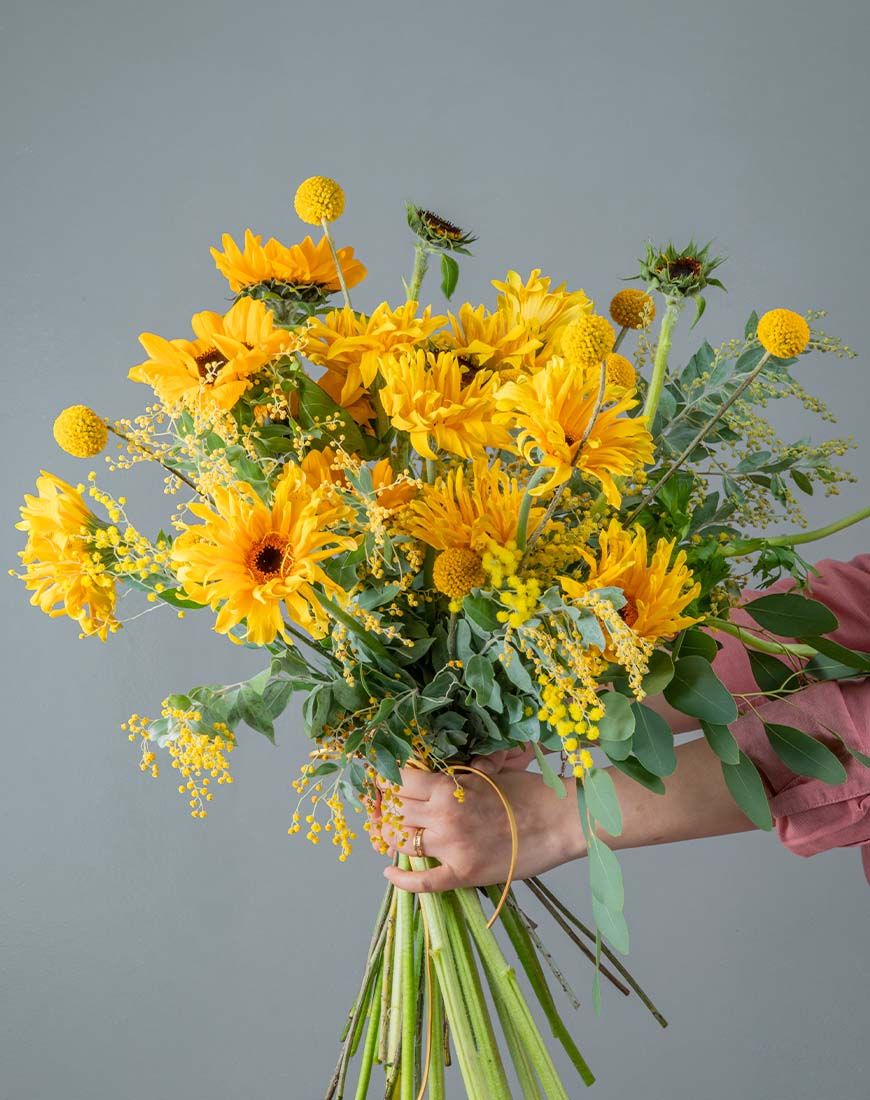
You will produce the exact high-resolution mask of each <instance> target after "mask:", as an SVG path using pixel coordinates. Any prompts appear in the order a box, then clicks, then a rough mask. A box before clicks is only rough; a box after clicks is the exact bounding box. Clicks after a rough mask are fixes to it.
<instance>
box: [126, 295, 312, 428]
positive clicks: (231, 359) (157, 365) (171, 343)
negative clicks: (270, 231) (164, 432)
mask: <svg viewBox="0 0 870 1100" xmlns="http://www.w3.org/2000/svg"><path fill="white" fill-rule="evenodd" d="M190 323H191V328H192V329H193V331H194V334H195V336H196V339H194V340H166V339H164V337H162V336H155V335H154V334H153V333H150V332H145V333H143V334H142V335H141V336H140V337H139V342H140V343H141V344H142V347H143V348H144V349H145V351H146V352H147V353H148V359H146V360H145V362H144V363H140V364H139V365H138V366H136V367H133V368H132V370H131V371H130V374H129V377H130V379H131V380H132V381H133V382H145V383H147V384H148V385H149V386H151V387H152V389H153V390H154V392H155V393H156V394H157V396H158V397H159V398H160V401H161V402H162V403H163V405H165V406H166V408H167V409H170V410H176V409H179V408H181V407H188V408H204V409H208V408H220V409H224V410H227V409H231V408H232V407H233V406H234V405H235V404H236V402H237V401H238V400H239V398H240V397H241V396H242V394H243V393H244V392H245V390H246V389H248V387H249V386H250V384H251V379H252V378H253V377H254V375H255V374H257V373H258V372H259V371H260V370H262V369H263V367H265V366H266V365H267V364H268V363H270V362H272V361H273V360H275V359H277V358H278V357H279V356H281V355H285V354H287V353H289V352H292V351H294V350H295V349H296V347H297V345H298V342H299V339H298V337H297V336H296V334H295V333H292V332H288V331H287V330H286V329H283V328H278V327H276V326H275V324H274V322H273V320H272V313H271V311H270V310H269V309H268V308H267V307H266V306H265V305H263V303H262V302H258V301H254V299H252V298H241V299H240V300H239V301H238V302H236V304H235V305H234V306H232V308H231V309H230V310H229V312H227V313H226V314H224V315H223V316H221V315H220V314H219V313H212V312H210V311H208V310H206V311H204V312H203V313H196V314H194V316H193V318H192V319H191V322H190Z"/></svg>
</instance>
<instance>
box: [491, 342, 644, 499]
mask: <svg viewBox="0 0 870 1100" xmlns="http://www.w3.org/2000/svg"><path fill="white" fill-rule="evenodd" d="M597 390H598V380H597V379H596V378H594V377H593V375H592V373H591V372H587V371H585V370H584V369H583V368H582V367H580V366H578V365H576V364H573V363H568V362H566V361H565V360H564V359H561V358H560V357H558V356H554V357H553V358H552V359H551V360H550V361H549V362H548V363H547V365H546V366H545V367H543V368H542V369H541V370H539V371H538V372H537V373H536V374H534V375H524V376H522V377H520V378H517V379H516V380H514V381H512V382H506V383H505V384H504V385H503V386H502V387H501V388H500V389H499V391H498V394H497V407H498V409H499V412H500V414H501V416H502V418H503V422H507V423H510V424H512V425H515V426H517V427H518V428H519V429H520V434H519V438H518V441H517V442H518V444H519V446H520V449H521V450H522V453H523V454H524V456H525V458H526V460H527V461H528V462H530V463H533V464H534V465H536V466H543V467H544V468H545V469H550V470H552V471H553V473H552V476H551V477H550V478H549V479H548V480H547V481H546V482H545V483H544V484H542V485H539V486H537V488H535V489H533V490H532V492H533V493H535V494H541V493H546V492H549V491H550V490H551V489H554V488H556V486H558V485H561V484H562V483H563V482H565V481H567V480H568V478H569V477H570V476H571V471H572V470H573V469H574V468H575V467H576V468H577V469H578V470H580V471H582V472H583V473H584V474H586V475H587V476H589V477H594V478H595V479H596V480H597V481H599V482H600V483H601V488H602V489H603V491H604V494H605V496H606V497H607V500H608V502H609V503H610V504H612V505H614V506H618V505H619V503H620V502H621V499H622V498H621V495H620V493H619V490H618V488H617V486H616V482H615V481H614V480H613V479H614V478H615V477H620V476H626V475H628V474H632V473H634V472H635V470H637V469H638V467H640V466H642V465H644V464H645V463H647V462H651V461H652V457H653V445H652V438H651V436H650V434H649V432H648V431H647V427H646V422H645V421H644V420H643V418H641V417H635V418H630V417H627V416H626V415H625V413H627V412H628V411H629V410H630V409H633V408H634V407H635V406H636V404H637V402H636V401H634V400H633V399H632V396H631V394H630V393H628V394H625V395H623V396H622V397H620V398H619V399H618V400H616V401H615V402H614V403H613V404H609V405H605V407H604V408H602V409H601V410H600V411H599V413H598V416H597V417H596V419H595V422H594V423H593V424H592V428H591V430H590V432H589V436H588V438H587V439H586V441H585V443H584V444H583V449H582V451H581V452H580V455H579V458H578V457H577V451H578V448H579V446H580V441H581V440H582V439H583V436H584V435H585V433H586V430H587V428H588V427H589V423H590V420H591V417H592V414H593V412H594V410H595V405H596V397H597Z"/></svg>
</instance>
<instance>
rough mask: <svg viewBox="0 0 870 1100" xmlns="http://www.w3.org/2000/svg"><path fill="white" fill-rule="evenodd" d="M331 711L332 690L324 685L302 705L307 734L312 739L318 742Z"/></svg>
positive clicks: (313, 692)
mask: <svg viewBox="0 0 870 1100" xmlns="http://www.w3.org/2000/svg"><path fill="white" fill-rule="evenodd" d="M331 710H332V688H330V687H329V686H328V685H327V684H323V685H321V686H320V687H317V688H315V689H314V691H312V692H311V694H310V695H309V696H308V698H307V699H306V700H305V702H304V703H303V704H302V718H303V720H304V722H305V732H306V733H307V734H308V736H309V737H310V738H312V739H315V740H316V739H317V738H318V737H319V736H320V734H321V733H322V732H323V726H324V724H325V723H326V721H327V719H328V718H329V714H330V711H331Z"/></svg>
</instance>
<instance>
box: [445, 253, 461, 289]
mask: <svg viewBox="0 0 870 1100" xmlns="http://www.w3.org/2000/svg"><path fill="white" fill-rule="evenodd" d="M458 282H459V264H458V263H457V262H456V260H454V259H453V257H452V256H448V255H447V253H446V252H442V253H441V293H442V294H443V295H444V297H445V298H447V299H448V301H449V300H450V298H452V297H453V291H454V290H456V284H457V283H458Z"/></svg>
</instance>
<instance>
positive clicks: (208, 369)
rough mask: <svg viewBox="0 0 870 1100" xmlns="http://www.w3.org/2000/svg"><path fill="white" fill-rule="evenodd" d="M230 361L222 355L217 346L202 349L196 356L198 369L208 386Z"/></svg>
mask: <svg viewBox="0 0 870 1100" xmlns="http://www.w3.org/2000/svg"><path fill="white" fill-rule="evenodd" d="M228 361H229V360H228V359H227V357H226V356H225V355H222V354H221V353H220V352H219V351H218V349H217V348H207V349H206V350H205V351H201V352H200V353H199V355H197V356H196V369H197V370H198V371H199V377H200V378H201V379H202V380H203V382H205V384H206V385H207V386H210V385H212V383H213V382H214V380H215V379H216V378H217V376H218V375H219V374H220V372H221V369H222V368H223V367H225V366H226V365H227V363H228Z"/></svg>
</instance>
